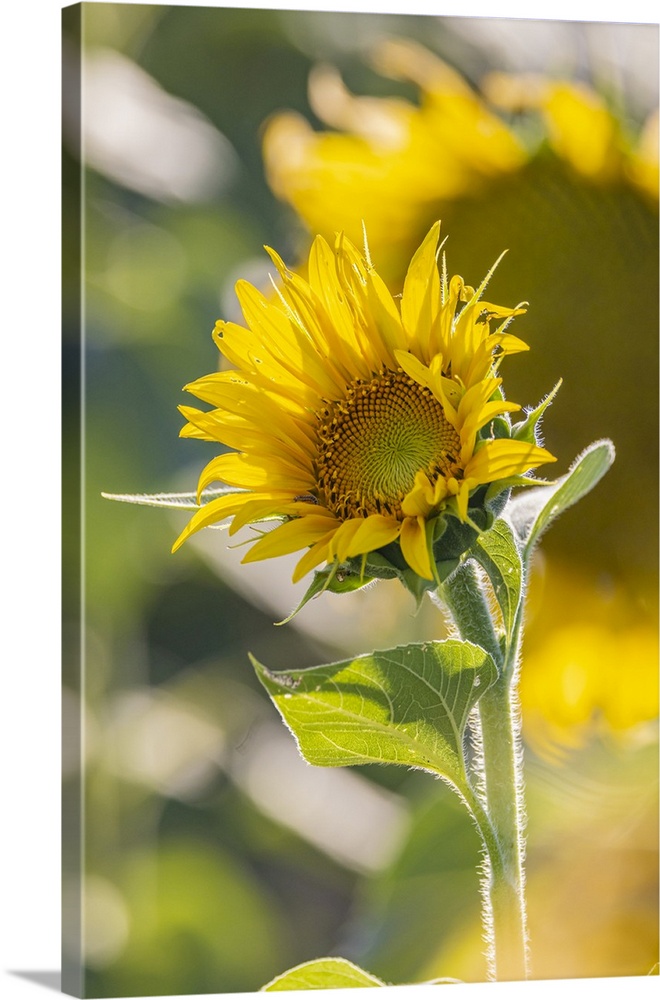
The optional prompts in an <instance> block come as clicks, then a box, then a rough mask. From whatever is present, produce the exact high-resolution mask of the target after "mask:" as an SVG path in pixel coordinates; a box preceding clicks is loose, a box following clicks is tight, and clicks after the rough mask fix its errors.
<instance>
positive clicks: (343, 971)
mask: <svg viewBox="0 0 660 1000" xmlns="http://www.w3.org/2000/svg"><path fill="white" fill-rule="evenodd" d="M361 986H385V983H384V982H382V980H380V979H377V978H376V976H372V975H371V973H370V972H365V971H364V969H361V968H360V967H359V966H357V965H353V963H352V962H349V961H348V960H347V959H345V958H317V959H315V960H314V961H312V962H303V964H302V965H296V966H295V968H293V969H289V970H288V971H287V972H283V973H282V975H281V976H276V977H275V979H273V980H271V982H270V983H267V984H266V985H265V986H264V987H262V989H263V990H266V991H276V990H340V989H346V988H349V989H350V988H351V987H361Z"/></svg>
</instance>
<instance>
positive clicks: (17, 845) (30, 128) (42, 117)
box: [0, 0, 658, 1000]
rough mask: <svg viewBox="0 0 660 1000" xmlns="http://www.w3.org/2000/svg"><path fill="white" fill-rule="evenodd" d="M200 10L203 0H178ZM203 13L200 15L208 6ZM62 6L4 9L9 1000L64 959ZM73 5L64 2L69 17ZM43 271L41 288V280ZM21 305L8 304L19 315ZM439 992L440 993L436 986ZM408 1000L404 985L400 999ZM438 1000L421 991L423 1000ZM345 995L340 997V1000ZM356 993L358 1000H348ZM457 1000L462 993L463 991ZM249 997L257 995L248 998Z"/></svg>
mask: <svg viewBox="0 0 660 1000" xmlns="http://www.w3.org/2000/svg"><path fill="white" fill-rule="evenodd" d="M179 2H180V3H181V4H182V5H186V6H194V5H195V4H194V3H193V2H191V0H179ZM197 5H198V6H199V5H200V4H199V3H198V4H197ZM207 5H208V6H237V7H256V8H260V7H282V8H288V9H294V8H300V9H320V10H323V9H325V10H367V11H388V12H392V13H396V12H401V11H403V10H405V11H406V13H420V14H430V13H434V14H453V15H482V16H498V17H529V16H531V15H532V14H533V16H534V17H539V18H544V17H545V18H559V19H572V20H609V21H646V22H649V21H651V22H654V23H657V22H658V12H657V6H656V4H655V3H654V2H652V0H627V2H626V3H625V4H623V3H612V2H607V0H589V2H585V0H536V2H535V3H534V4H533V5H532V4H526V3H520V2H514V0H493V2H491V3H488V2H481V3H478V2H476V0H464V2H462V3H457V2H451V0H431V2H430V3H429V2H428V0H427V2H424V0H406V2H405V3H404V2H403V0H398V2H397V0H394V2H392V0H391V2H387V0H381V2H380V3H378V2H371V3H370V2H368V0H363V2H359V0H341V2H337V3H333V2H332V0H326V2H323V0H316V2H315V0H308V2H306V3H305V2H301V0H289V2H286V0H262V2H250V0H243V2H236V0H234V2H232V0H226V2H225V3H224V4H221V3H208V4H207ZM62 6H63V5H62V4H61V3H60V2H58V0H13V2H10V4H7V5H6V6H5V5H3V11H2V34H3V41H4V44H3V46H2V48H3V53H2V58H1V59H0V72H1V73H2V76H3V80H2V89H1V91H0V93H1V94H2V135H3V138H4V137H7V138H8V139H9V142H8V143H7V144H6V145H7V148H5V149H4V150H3V153H2V157H1V158H0V171H1V173H2V177H1V180H2V187H1V191H2V199H3V211H2V215H1V216H0V218H1V219H2V220H3V222H4V220H5V219H7V218H8V220H9V224H8V225H6V224H3V225H2V227H1V229H0V247H1V248H2V250H3V251H4V252H3V253H2V264H1V267H0V274H1V275H2V283H1V285H0V288H2V299H1V300H0V301H1V303H2V305H1V309H0V336H2V338H3V341H2V347H1V348H0V378H1V387H2V388H1V396H0V400H1V403H2V413H3V420H2V423H3V429H2V435H1V438H0V440H1V444H0V448H1V450H2V456H3V461H2V464H1V466H0V469H1V473H0V475H1V482H0V500H1V503H2V518H1V520H0V532H1V538H2V546H1V548H0V560H1V561H0V566H4V570H2V571H1V573H0V578H3V579H4V588H3V593H2V595H1V596H0V607H1V608H2V617H1V618H0V622H1V623H2V624H1V631H0V635H1V636H2V647H3V648H2V653H3V655H2V658H1V659H0V670H1V677H2V684H1V686H0V691H1V692H2V696H1V700H0V706H1V707H0V711H1V713H2V717H1V720H0V740H2V747H1V754H0V762H1V766H2V769H3V776H2V784H1V785H0V801H1V802H2V805H3V807H4V813H3V815H2V817H1V818H0V837H1V838H2V843H0V866H1V867H0V900H1V902H0V906H1V908H2V910H1V919H2V923H1V924H0V995H2V996H3V997H5V998H7V1000H23V998H28V1000H30V998H39V997H42V998H45V1000H47V998H48V996H49V994H50V995H53V993H52V991H51V990H49V989H48V988H47V987H44V986H43V985H38V984H37V983H35V982H34V981H31V980H30V979H26V978H24V977H20V976H17V975H16V974H15V973H16V972H17V971H24V972H25V971H27V972H30V971H34V972H51V973H52V972H54V971H55V970H58V969H59V967H60V952H59V850H60V833H59V817H60V813H59V759H60V750H59V746H60V737H59V697H60V695H59V679H60V660H59V610H60V609H59V594H60V586H59V547H60V529H59V524H60V500H59V408H60V403H59V377H60V357H59V347H60V316H59V302H60V294H59V240H60V216H59V181H60V173H59V102H60V70H59V37H60V10H61V7H62ZM65 6H66V5H65ZM35 275H37V276H38V280H36V281H35ZM7 302H8V304H9V308H8V309H7ZM657 985H658V983H657V979H654V978H653V979H652V978H640V979H615V980H582V981H579V982H575V983H571V984H559V983H552V982H548V983H539V984H533V985H523V984H494V985H489V986H461V987H458V989H459V990H460V996H462V997H464V998H466V1000H471V998H472V997H478V998H481V997H490V998H492V1000H501V998H505V997H506V998H509V997H511V998H512V1000H516V998H517V997H522V998H524V1000H527V998H532V1000H545V998H546V997H547V998H548V1000H549V998H550V997H554V996H555V995H556V993H557V990H558V989H559V990H564V989H568V990H570V991H571V993H572V992H573V990H575V991H576V992H577V991H578V990H579V991H580V993H581V994H582V996H583V997H587V998H589V1000H590V998H592V997H593V998H594V1000H595V998H596V997H598V998H602V997H605V998H609V997H619V996H624V995H626V996H627V995H632V996H633V997H643V998H646V997H650V996H651V995H652V993H653V995H655V992H656V988H657ZM431 989H434V990H435V989H437V987H433V988H431ZM390 992H391V994H392V995H402V994H403V995H405V996H406V997H407V996H408V995H409V994H410V992H411V990H410V989H409V988H405V987H397V988H393V989H392V990H391V991H389V990H388V994H389V993H390ZM425 992H427V991H426V990H425V989H423V988H416V990H415V993H414V995H415V996H416V997H417V996H421V995H422V994H423V993H425ZM332 995H333V996H336V994H334V993H333V994H332ZM346 995H347V996H350V994H346ZM452 995H453V994H452ZM239 996H242V997H245V996H246V994H241V995H239Z"/></svg>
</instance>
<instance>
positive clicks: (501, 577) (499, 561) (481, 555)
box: [471, 518, 523, 640]
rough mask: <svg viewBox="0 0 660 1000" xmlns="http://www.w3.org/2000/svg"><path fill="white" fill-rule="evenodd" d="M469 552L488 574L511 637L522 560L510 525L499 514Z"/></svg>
mask: <svg viewBox="0 0 660 1000" xmlns="http://www.w3.org/2000/svg"><path fill="white" fill-rule="evenodd" d="M471 555H472V556H473V557H474V558H475V559H476V560H477V561H478V562H479V563H480V564H481V565H482V566H483V568H484V569H485V570H486V573H487V574H488V577H489V579H490V582H491V583H492V585H493V591H494V593H495V597H496V599H497V603H498V604H499V606H500V610H501V612H502V620H503V623H504V630H505V633H506V637H507V640H510V639H511V635H512V633H513V629H514V626H515V621H516V615H517V613H518V606H519V604H520V600H521V596H522V587H523V567H522V560H521V558H520V552H519V550H518V546H517V545H516V541H515V537H514V534H513V530H512V528H511V526H510V525H509V524H507V522H506V521H504V520H503V519H502V518H499V519H498V520H497V521H495V523H494V524H493V526H492V528H490V529H489V530H488V531H485V532H484V533H483V534H482V535H479V537H478V538H477V540H476V542H475V544H474V546H473V547H472V550H471Z"/></svg>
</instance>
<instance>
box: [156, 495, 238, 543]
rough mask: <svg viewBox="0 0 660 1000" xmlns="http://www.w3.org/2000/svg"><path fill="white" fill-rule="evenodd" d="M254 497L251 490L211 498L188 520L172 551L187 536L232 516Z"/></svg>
mask: <svg viewBox="0 0 660 1000" xmlns="http://www.w3.org/2000/svg"><path fill="white" fill-rule="evenodd" d="M253 497H254V494H253V493H249V492H245V493H228V494H227V496H224V497H218V498H217V500H211V501H209V503H207V504H204V506H203V507H202V508H201V509H200V510H198V511H197V512H196V513H195V514H193V516H192V517H191V519H190V521H188V524H187V525H186V526H185V528H184V529H183V531H182V532H181V534H180V535H179V537H178V538H177V540H176V541H175V543H174V545H173V546H172V552H176V550H177V549H178V548H180V547H181V546H182V545H183V543H184V542H185V540H186V539H187V538H190V536H191V535H194V533H195V532H196V531H199V530H200V529H201V528H206V527H208V526H209V525H210V524H217V523H218V521H224V520H225V519H226V518H227V517H231V515H232V514H234V513H236V511H238V510H240V509H241V507H242V506H243V505H244V504H245V503H248V502H249V501H250V500H252V498H253Z"/></svg>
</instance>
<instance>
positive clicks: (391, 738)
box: [252, 639, 497, 788]
mask: <svg viewBox="0 0 660 1000" xmlns="http://www.w3.org/2000/svg"><path fill="white" fill-rule="evenodd" d="M252 663H253V665H254V667H255V670H256V671H257V675H258V677H259V679H260V680H261V682H262V684H263V685H264V687H265V688H266V690H267V691H268V693H269V695H270V696H271V698H272V699H273V701H274V703H275V705H276V706H277V708H278V710H279V711H280V713H281V715H282V717H283V719H284V721H285V722H286V724H287V725H288V726H289V728H290V729H291V731H292V733H293V734H294V736H295V737H296V740H297V741H298V745H299V748H300V751H301V753H302V755H303V757H305V759H306V760H307V761H309V763H310V764H316V765H318V766H321V767H333V766H346V765H350V764H369V763H389V764H403V765H404V766H406V767H419V768H423V769H425V770H427V771H431V772H433V773H435V774H439V775H441V776H442V777H444V778H446V779H447V780H449V781H450V782H451V783H452V784H454V785H456V786H457V787H459V788H463V787H465V762H464V751H463V736H464V733H465V726H466V723H467V718H468V715H469V713H470V710H471V709H472V707H473V706H474V704H475V703H476V701H477V699H478V698H479V696H480V695H481V694H482V693H483V692H484V691H485V690H486V689H487V688H488V686H489V685H490V684H492V683H493V682H494V680H495V678H496V676H497V670H496V667H495V664H494V663H493V660H492V658H491V657H490V656H489V655H488V653H486V652H484V650H483V649H481V648H480V647H479V646H475V645H472V644H471V643H467V642H459V641H458V640H456V639H448V640H446V641H444V642H427V643H421V644H413V645H409V646H397V647H396V648H395V649H388V650H384V651H378V650H377V651H376V652H374V653H370V654H367V655H364V656H358V657H356V658H355V659H351V660H343V661H342V662H340V663H330V664H324V665H322V666H318V667H310V668H308V669H305V670H290V671H286V672H277V673H273V672H271V671H270V670H269V669H268V668H267V667H265V666H263V665H262V664H260V663H258V662H257V661H256V660H255V659H254V658H252Z"/></svg>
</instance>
